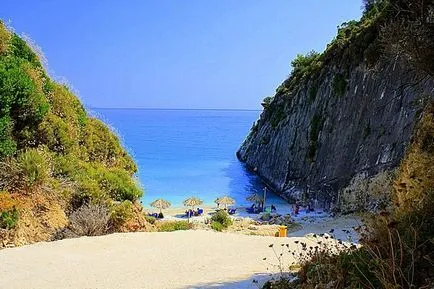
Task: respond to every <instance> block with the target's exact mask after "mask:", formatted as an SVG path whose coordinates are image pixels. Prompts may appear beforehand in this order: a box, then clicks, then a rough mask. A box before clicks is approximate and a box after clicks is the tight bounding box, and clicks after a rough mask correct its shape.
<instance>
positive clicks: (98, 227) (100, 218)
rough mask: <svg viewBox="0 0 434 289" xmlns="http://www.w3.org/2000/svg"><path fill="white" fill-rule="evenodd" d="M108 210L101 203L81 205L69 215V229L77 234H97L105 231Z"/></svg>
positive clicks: (107, 221) (102, 233) (107, 222)
mask: <svg viewBox="0 0 434 289" xmlns="http://www.w3.org/2000/svg"><path fill="white" fill-rule="evenodd" d="M109 219H110V218H109V211H108V209H107V207H105V206H103V205H89V204H85V205H83V206H81V207H80V208H79V209H78V210H77V211H75V212H74V213H72V214H71V216H69V227H68V228H69V230H70V231H71V232H72V233H74V234H75V235H77V236H99V235H104V234H106V233H107V229H108V224H109Z"/></svg>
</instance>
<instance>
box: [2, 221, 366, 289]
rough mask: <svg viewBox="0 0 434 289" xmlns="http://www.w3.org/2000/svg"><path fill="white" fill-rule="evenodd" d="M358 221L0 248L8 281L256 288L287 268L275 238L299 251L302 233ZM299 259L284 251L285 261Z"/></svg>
mask: <svg viewBox="0 0 434 289" xmlns="http://www.w3.org/2000/svg"><path fill="white" fill-rule="evenodd" d="M357 224H358V220H357V219H354V218H351V217H345V218H343V217H341V218H338V219H331V218H324V219H322V220H321V221H318V220H316V221H309V220H307V221H306V222H305V223H304V224H303V227H302V229H301V230H299V231H297V232H293V233H291V234H290V236H291V237H288V238H276V237H262V236H247V235H242V234H233V233H218V232H213V231H204V230H190V231H177V232H170V233H165V232H158V233H157V232H152V233H151V232H150V233H125V234H111V235H106V236H100V237H82V238H77V239H66V240H61V241H56V242H41V243H37V244H33V245H29V246H23V247H18V248H9V249H4V250H0V288H20V289H24V288H35V289H36V288H256V287H255V286H254V284H252V280H253V279H259V280H260V283H263V282H265V280H267V279H268V278H270V277H269V274H276V273H277V272H278V271H279V269H278V267H277V266H276V265H277V264H278V263H279V262H278V260H277V258H276V256H275V254H274V252H273V248H270V247H269V245H270V244H274V248H275V250H276V251H277V253H278V254H279V253H280V251H281V250H283V249H284V248H286V246H283V247H282V246H281V244H288V246H289V248H290V249H293V250H298V249H296V248H299V247H298V245H296V244H295V243H294V241H295V240H299V241H304V242H306V243H307V244H308V246H309V245H312V244H313V245H314V244H316V241H317V239H315V238H312V237H311V236H310V233H323V232H328V231H329V230H330V229H332V228H334V229H335V230H337V228H339V230H340V229H343V228H351V227H352V226H354V225H357ZM306 234H307V235H306ZM305 235H306V236H305ZM328 242H336V241H334V240H330V239H329V240H328ZM333 244H335V243H333ZM263 258H266V260H263ZM293 261H294V259H293V257H292V255H291V254H290V253H285V254H284V257H283V265H284V268H288V266H289V264H290V263H291V262H293Z"/></svg>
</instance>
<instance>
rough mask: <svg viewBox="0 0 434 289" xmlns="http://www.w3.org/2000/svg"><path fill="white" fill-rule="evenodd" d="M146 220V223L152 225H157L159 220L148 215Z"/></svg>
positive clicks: (145, 216)
mask: <svg viewBox="0 0 434 289" xmlns="http://www.w3.org/2000/svg"><path fill="white" fill-rule="evenodd" d="M144 218H145V220H146V222H148V223H149V224H151V225H153V224H155V221H157V219H156V218H155V217H152V216H148V215H144Z"/></svg>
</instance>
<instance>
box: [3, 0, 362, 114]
mask: <svg viewBox="0 0 434 289" xmlns="http://www.w3.org/2000/svg"><path fill="white" fill-rule="evenodd" d="M361 5H362V4H361V0H328V1H324V0H272V1H269V0H268V1H265V0H170V1H169V0H143V1H140V0H129V1H112V0H107V1H102V0H100V1H84V0H74V1H73V0H63V1H56V0H39V1H37V0H33V1H31V0H27V1H26V0H23V1H18V0H2V4H1V7H2V9H1V11H0V18H1V19H2V20H3V21H5V22H8V21H9V25H11V26H12V27H13V28H14V29H15V31H16V32H17V33H19V34H21V33H24V34H26V35H28V36H29V37H30V38H32V39H33V41H35V42H36V43H37V44H38V45H39V46H40V47H41V48H42V50H43V52H44V54H45V56H46V58H47V59H48V64H49V67H50V70H51V72H52V73H53V74H54V75H56V76H57V77H59V78H64V79H67V80H68V82H69V83H70V84H71V85H72V87H73V88H74V89H75V90H76V91H78V92H79V95H80V97H81V99H82V100H83V101H84V103H85V104H86V106H88V107H143V108H233V109H260V102H261V100H262V99H263V98H264V97H265V96H269V95H273V94H274V91H275V88H276V87H277V86H278V85H279V84H280V83H281V81H282V80H284V79H285V78H286V77H287V76H288V74H289V72H290V62H291V59H293V58H294V57H295V56H296V54H297V53H306V52H308V51H310V50H312V49H314V50H317V51H322V50H324V48H325V46H326V44H327V43H328V42H329V41H330V40H331V39H332V38H333V37H334V36H335V34H336V27H337V26H338V25H339V24H341V23H342V22H344V21H348V20H351V19H358V18H360V16H361V13H362V10H361Z"/></svg>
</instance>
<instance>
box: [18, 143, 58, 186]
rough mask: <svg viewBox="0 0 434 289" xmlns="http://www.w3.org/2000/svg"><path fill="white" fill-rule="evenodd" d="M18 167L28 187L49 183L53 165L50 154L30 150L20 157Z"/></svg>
mask: <svg viewBox="0 0 434 289" xmlns="http://www.w3.org/2000/svg"><path fill="white" fill-rule="evenodd" d="M17 161H18V165H19V167H20V168H21V171H22V175H23V177H24V180H25V182H26V183H27V187H30V188H31V187H33V186H35V185H42V184H44V183H47V182H48V179H49V178H50V175H51V170H50V167H51V163H50V160H49V156H48V154H45V153H44V152H43V151H40V150H38V149H29V150H26V151H24V152H22V153H20V154H19V155H18V158H17Z"/></svg>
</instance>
